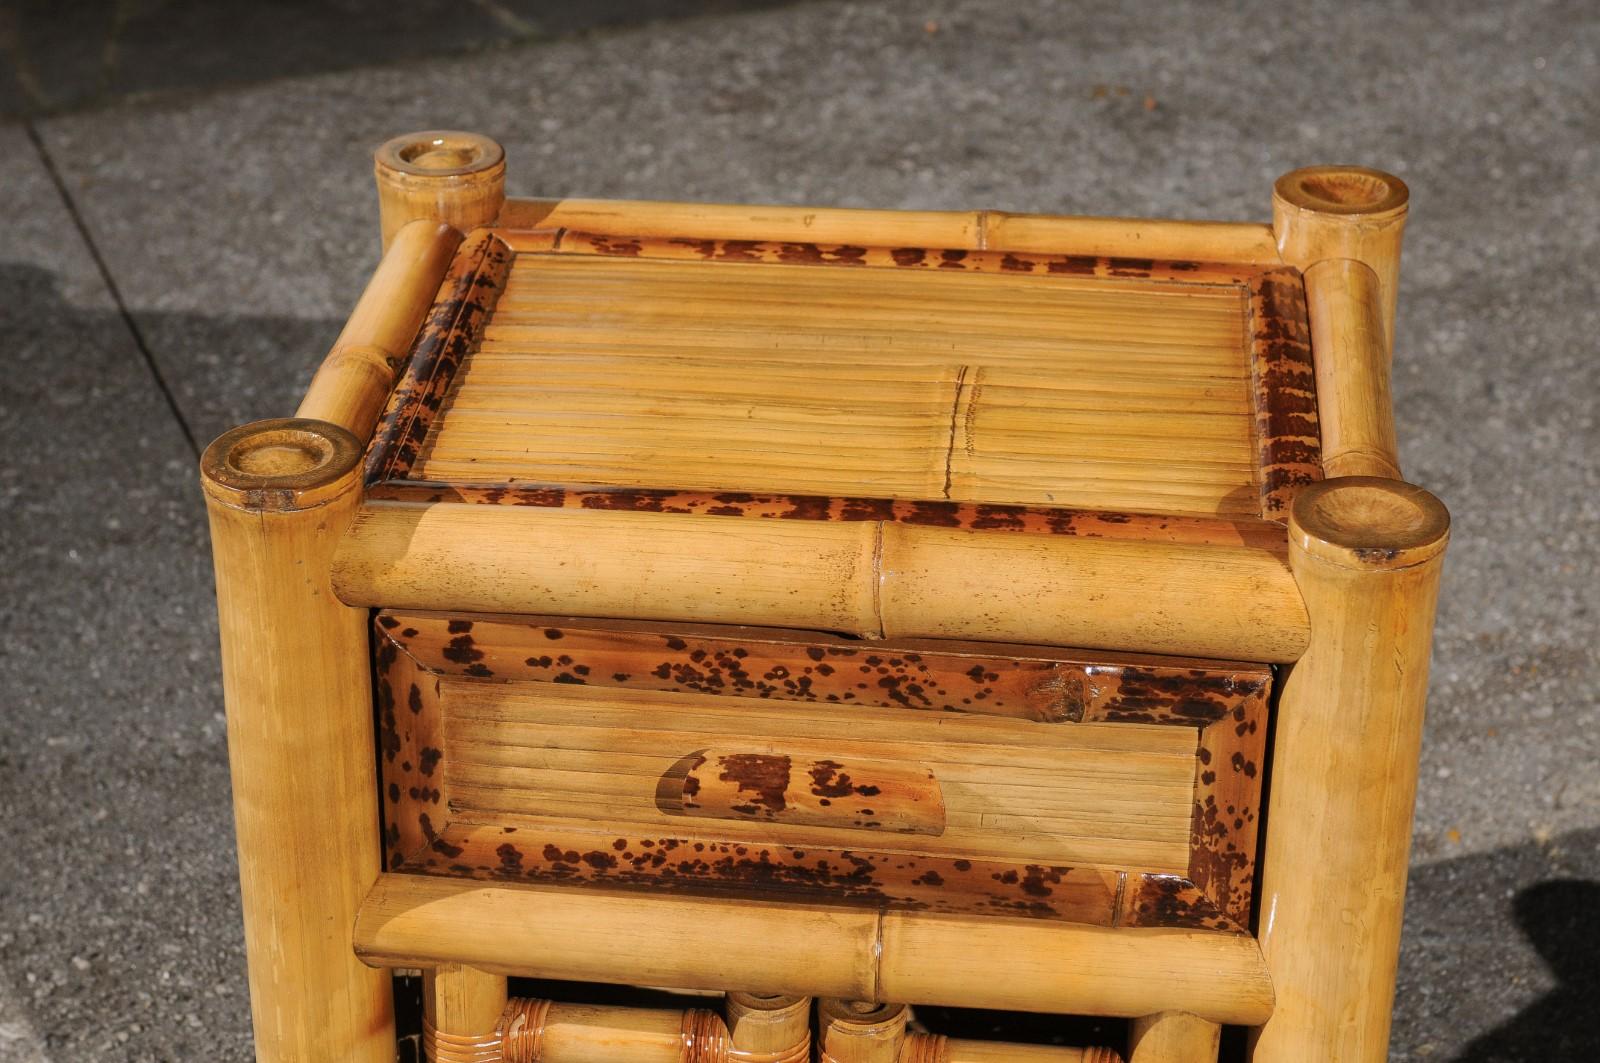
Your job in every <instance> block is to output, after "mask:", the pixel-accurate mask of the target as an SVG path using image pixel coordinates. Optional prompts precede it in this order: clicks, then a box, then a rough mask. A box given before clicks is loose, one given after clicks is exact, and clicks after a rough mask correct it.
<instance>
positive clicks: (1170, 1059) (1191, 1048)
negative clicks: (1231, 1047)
mask: <svg viewBox="0 0 1600 1063" xmlns="http://www.w3.org/2000/svg"><path fill="white" fill-rule="evenodd" d="M1221 1039H1222V1027H1220V1026H1218V1025H1217V1024H1216V1023H1214V1022H1207V1021H1206V1020H1204V1019H1202V1018H1198V1017H1196V1016H1194V1015H1190V1014H1188V1013H1187V1012H1182V1011H1163V1012H1158V1013H1157V1014H1155V1015H1145V1016H1143V1017H1141V1018H1137V1019H1134V1020H1133V1022H1132V1023H1130V1024H1129V1031H1128V1063H1217V1049H1218V1047H1219V1045H1220V1042H1221Z"/></svg>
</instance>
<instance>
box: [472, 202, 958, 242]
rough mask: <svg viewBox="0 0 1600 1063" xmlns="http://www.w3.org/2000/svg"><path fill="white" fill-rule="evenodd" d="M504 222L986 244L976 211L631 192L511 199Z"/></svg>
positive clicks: (609, 230) (614, 231)
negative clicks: (726, 200) (675, 198)
mask: <svg viewBox="0 0 1600 1063" xmlns="http://www.w3.org/2000/svg"><path fill="white" fill-rule="evenodd" d="M500 225H501V226H502V227H504V228H507V229H558V228H564V229H575V230H578V231H580V232H592V233H604V234H609V235H614V236H669V237H670V236H685V237H698V238H701V239H711V240H776V241H804V242H806V243H860V242H866V243H874V244H883V245H890V246H896V247H902V246H913V247H965V248H971V249H973V250H977V249H978V248H979V247H981V246H982V244H981V238H980V235H979V230H980V223H979V219H978V215H977V214H976V213H974V212H972V211H946V212H937V211H898V210H855V209H849V208H837V207H829V208H819V207H780V206H732V205H724V204H717V203H662V202H651V201H647V200H626V199H522V198H513V199H508V200H506V204H505V208H504V210H502V211H501V213H500Z"/></svg>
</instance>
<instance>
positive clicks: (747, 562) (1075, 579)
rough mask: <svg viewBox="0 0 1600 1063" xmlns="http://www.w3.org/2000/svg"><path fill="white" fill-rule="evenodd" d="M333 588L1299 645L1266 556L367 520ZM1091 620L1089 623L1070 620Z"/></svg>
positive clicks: (1225, 650) (601, 613)
mask: <svg viewBox="0 0 1600 1063" xmlns="http://www.w3.org/2000/svg"><path fill="white" fill-rule="evenodd" d="M880 540H881V542H880ZM334 586H335V587H336V588H337V592H338V594H339V596H340V598H341V599H342V600H343V601H345V602H347V603H349V604H353V605H364V606H384V607H393V608H401V609H440V610H465V611H468V612H510V613H550V612H565V613H571V614H573V615H578V616H598V617H630V618H635V619H641V620H686V621H697V620H704V621H716V622H722V623H748V624H758V625H766V626H779V627H781V626H790V627H804V628H811V629H820V630H830V631H842V632H846V633H850V634H857V635H864V636H868V637H874V638H875V637H880V636H882V635H884V634H891V635H893V636H895V637H900V636H906V637H930V638H973V639H982V640H985V641H1009V642H1036V643H1053V644H1057V645H1075V646H1085V647H1090V648H1096V649H1113V650H1117V649H1137V650H1142V651H1146V652H1157V653H1175V654H1186V655H1190V656H1198V657H1211V658H1230V659H1240V660H1256V661H1272V662H1284V661H1292V660H1294V659H1295V658H1296V657H1298V656H1299V655H1300V652H1301V650H1302V649H1303V648H1304V646H1305V642H1306V637H1307V628H1306V619H1305V612H1304V606H1303V605H1302V604H1301V603H1300V600H1299V595H1298V592H1297V591H1296V590H1295V587H1294V584H1293V580H1292V579H1291V578H1290V576H1289V573H1288V570H1287V568H1286V566H1285V564H1284V562H1283V560H1282V558H1281V557H1280V556H1279V555H1278V554H1277V553H1276V552H1275V551H1272V550H1269V549H1265V548H1255V547H1221V546H1216V547H1210V546H1207V547H1196V546H1185V545H1182V544H1175V543H1157V542H1132V541H1112V540H1101V539H1090V538H1079V537H1075V536H1051V535H1030V534H1014V533H1009V532H999V531H996V532H965V531H958V530H946V529H941V528H929V527H923V526H917V525H902V524H889V523H880V522H874V521H858V522H819V521H741V520H735V519H731V518H723V517H698V516H687V515H674V514H663V513H638V512H609V511H595V510H568V509H540V508H536V507H521V506H484V505H473V504H464V503H437V504H432V505H423V506H415V505H408V504H401V503H381V502H380V503H369V504H368V505H366V506H364V507H363V508H362V510H361V512H360V515H359V516H358V517H357V519H356V521H355V522H354V524H353V525H352V527H351V529H350V531H349V533H348V534H347V535H346V536H345V538H344V540H343V542H342V543H341V545H340V548H339V552H338V555H337V557H336V559H335V563H334ZM690 588H692V593H690V592H689V590H688V589H690ZM1091 600H1092V601H1096V602H1099V603H1101V604H1102V606H1103V607H1098V608H1096V609H1095V610H1093V611H1092V612H1090V611H1085V610H1077V609H1073V608H1071V607H1070V606H1071V604H1072V603H1073V602H1075V601H1076V602H1084V601H1091ZM974 602H977V603H979V604H980V605H981V607H978V608H975V607H974Z"/></svg>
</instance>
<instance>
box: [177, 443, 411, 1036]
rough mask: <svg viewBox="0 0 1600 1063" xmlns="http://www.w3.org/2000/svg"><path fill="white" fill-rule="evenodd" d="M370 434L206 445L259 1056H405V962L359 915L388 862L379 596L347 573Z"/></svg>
mask: <svg viewBox="0 0 1600 1063" xmlns="http://www.w3.org/2000/svg"><path fill="white" fill-rule="evenodd" d="M360 460H361V444H360V442H359V441H358V440H357V439H356V438H355V437H354V436H353V435H351V434H350V433H349V432H347V431H346V430H344V429H342V428H340V427H338V426H336V425H332V424H327V423H325V422H322V421H313V420H304V419H283V420H273V421H260V422H257V423H255V424H251V425H245V426H243V427H241V428H236V429H234V430H232V431H230V432H227V433H225V434H223V435H222V436H220V437H219V438H218V439H217V440H216V442H214V443H212V444H211V446H209V447H208V448H206V452H205V454H204V455H203V456H202V458H201V461H200V473H201V484H202V486H203V488H204V490H205V496H206V508H207V511H208V515H209V518H210V524H211V543H212V553H213V559H214V563H215V568H216V581H217V619H218V626H219V628H220V632H221V638H222V682H223V695H224V698H225V701H226V705H227V731H228V760H229V765H230V769H231V772H232V778H233V804H234V822H235V826H236V830H237V839H238V849H239V878H240V890H241V894H242V900H243V905H244V913H245V948H246V953H247V957H248V963H249V977H250V1002H251V1013H252V1017H253V1019H254V1027H255V1043H256V1058H257V1059H259V1060H261V1061H262V1063H302V1061H307V1060H317V1059H340V1060H353V1061H357V1063H390V1061H391V1060H393V1058H394V1051H395V1047H394V1046H395V1038H394V1024H393V1018H392V1009H393V999H392V990H391V985H390V978H389V974H388V972H387V971H375V970H373V969H371V968H369V967H367V966H365V965H364V964H362V963H361V961H360V960H358V959H357V958H356V956H355V954H354V953H353V952H352V950H351V943H350V928H351V926H352V925H353V924H354V922H355V917H356V911H357V909H358V907H359V906H360V902H361V898H362V897H363V895H364V894H365V893H366V891H367V890H368V889H369V888H370V887H371V886H372V884H373V882H374V881H375V880H376V878H377V876H378V872H379V837H378V801H377V778H376V757H375V753H374V745H373V741H374V740H373V733H372V689H371V680H370V678H369V671H368V670H369V667H370V664H369V659H368V649H367V634H366V625H367V613H366V610H364V609H354V608H350V607H347V606H345V605H343V604H342V603H341V602H340V601H339V600H338V599H337V598H336V597H334V595H333V590H332V588H331V586H330V585H329V581H328V571H329V566H328V563H329V558H330V557H331V555H332V551H333V547H334V544H335V543H336V542H337V540H338V538H339V536H340V535H341V534H342V533H343V531H344V529H345V527H346V525H348V524H349V522H350V519H351V517H352V516H353V515H354V513H355V509H356V506H357V504H358V503H359V501H360V496H361V489H360V479H359V469H360Z"/></svg>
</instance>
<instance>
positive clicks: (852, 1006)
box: [817, 997, 911, 1063]
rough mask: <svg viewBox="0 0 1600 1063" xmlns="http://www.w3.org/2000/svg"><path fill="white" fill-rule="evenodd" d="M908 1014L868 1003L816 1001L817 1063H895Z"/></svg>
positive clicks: (897, 1008)
mask: <svg viewBox="0 0 1600 1063" xmlns="http://www.w3.org/2000/svg"><path fill="white" fill-rule="evenodd" d="M910 1017H911V1011H910V1009H909V1008H907V1007H906V1006H905V1005H904V1004H879V1003H875V1002H873V1001H870V1000H839V999H837V998H834V997H825V998H823V999H821V1000H819V1001H817V1029H818V1031H819V1034H820V1036H821V1038H822V1045H821V1048H820V1050H819V1051H818V1053H817V1060H818V1063H896V1060H897V1058H898V1057H899V1055H900V1049H901V1046H902V1045H904V1044H905V1040H906V1021H907V1020H908V1019H910Z"/></svg>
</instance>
